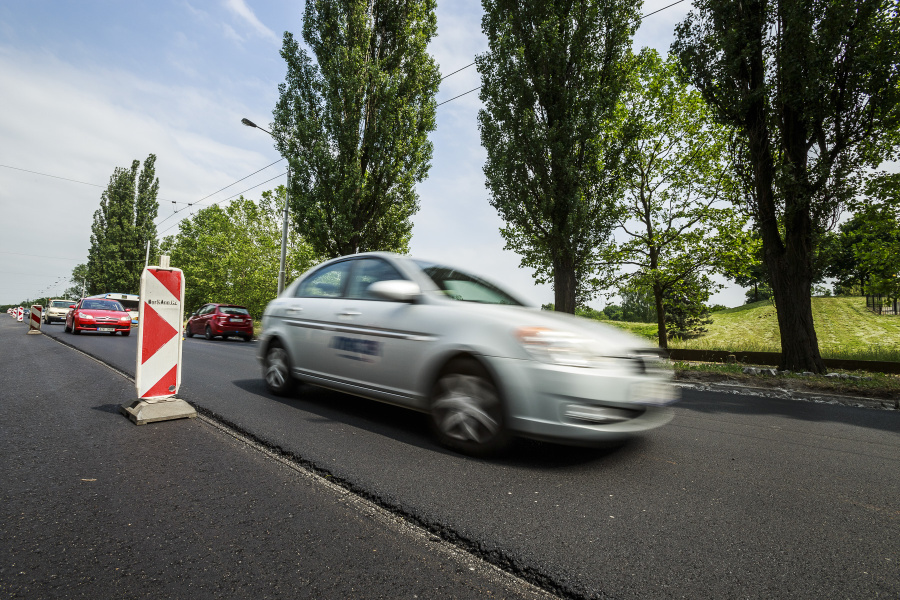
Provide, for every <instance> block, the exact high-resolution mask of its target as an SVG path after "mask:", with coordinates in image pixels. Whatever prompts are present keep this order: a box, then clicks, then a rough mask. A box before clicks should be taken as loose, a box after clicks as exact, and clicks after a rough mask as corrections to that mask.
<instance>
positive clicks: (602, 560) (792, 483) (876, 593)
mask: <svg viewBox="0 0 900 600" xmlns="http://www.w3.org/2000/svg"><path fill="white" fill-rule="evenodd" d="M62 330H63V328H62V326H60V325H54V326H51V328H50V329H49V330H48V334H49V335H52V336H54V337H58V338H60V339H62V340H63V341H65V342H67V343H71V344H73V345H76V346H77V347H79V348H81V349H83V350H84V351H85V352H88V353H90V354H92V355H94V356H97V357H99V358H101V359H102V360H104V361H106V362H108V363H109V364H112V365H114V366H115V367H117V368H119V369H121V370H123V371H125V372H128V373H132V374H133V372H134V362H135V360H134V356H135V343H136V340H135V337H134V336H132V337H131V338H122V337H119V336H117V337H108V336H98V335H81V336H71V335H65V334H63V333H62ZM183 372H184V378H183V381H184V383H183V386H182V389H181V393H180V394H179V396H180V397H183V398H184V399H186V400H188V401H190V402H192V403H193V404H195V405H196V406H198V407H200V408H202V409H205V410H206V411H209V412H210V413H212V414H214V415H215V416H216V417H217V418H219V419H221V420H222V421H224V422H226V423H229V424H232V425H233V426H234V427H236V428H237V429H239V430H241V431H243V432H246V433H248V434H249V435H251V436H253V437H255V438H256V439H258V440H259V441H261V442H262V443H264V444H265V445H267V446H269V447H271V448H274V449H277V450H278V451H279V452H282V453H284V454H286V455H289V456H291V457H294V458H295V459H297V460H299V461H301V462H303V463H304V464H307V465H310V466H312V467H313V468H314V469H317V470H319V471H320V472H322V473H325V474H327V475H329V476H330V477H331V478H333V479H334V480H337V481H339V482H341V483H342V484H343V485H344V486H346V487H347V488H349V489H351V490H353V491H355V492H356V493H358V494H359V495H361V496H363V497H365V498H369V499H372V500H374V501H375V502H377V503H378V504H380V505H381V506H384V507H387V508H388V509H390V510H392V511H394V512H395V513H398V514H401V515H404V516H405V517H407V518H409V519H412V520H413V521H415V522H418V523H420V524H422V525H423V526H424V527H426V528H429V529H431V530H432V531H435V532H439V533H440V535H441V536H442V537H444V538H445V539H447V540H451V541H454V542H456V543H458V544H459V545H460V546H462V547H465V548H468V549H470V550H471V551H472V552H473V553H474V554H476V555H478V556H481V557H484V558H486V559H487V560H489V561H492V562H494V563H496V564H499V565H501V566H503V567H504V568H505V569H506V570H508V571H509V572H512V573H515V574H517V575H519V576H521V577H523V578H525V579H527V580H530V581H533V582H536V583H539V584H541V585H542V586H544V587H545V588H546V589H550V590H553V591H555V592H557V593H559V594H561V595H565V596H571V597H588V598H595V597H596V598H764V597H765V598H815V599H821V598H881V597H884V598H898V597H900V413H897V412H893V411H878V410H870V409H860V408H853V407H846V406H836V405H827V404H814V403H805V402H798V401H792V400H780V399H767V398H760V397H744V396H739V395H729V394H720V393H714V392H692V391H685V394H684V400H683V401H682V402H681V403H680V404H678V405H677V406H676V416H675V419H674V421H673V422H672V423H671V424H669V425H667V426H666V427H663V428H661V429H659V430H656V431H654V432H651V433H649V434H646V435H644V436H642V437H641V438H639V439H637V440H635V441H633V442H632V443H629V444H627V445H625V446H623V447H620V448H618V449H613V450H585V449H580V448H567V447H562V446H555V445H552V444H543V443H536V442H520V443H518V444H517V445H516V446H515V447H514V448H513V449H512V450H511V451H510V452H509V453H508V454H507V455H506V456H504V457H501V458H499V459H494V460H488V461H482V460H474V459H470V458H466V457H462V456H459V455H456V454H453V453H450V452H448V451H445V450H444V449H442V448H441V447H439V446H437V444H436V443H435V442H434V441H433V440H432V439H431V437H430V436H429V434H428V432H427V427H426V424H425V419H424V417H423V416H422V415H419V414H416V413H412V412H408V411H404V410H402V409H398V408H395V407H391V406H387V405H381V404H378V403H374V402H369V401H365V400H361V399H358V398H355V397H352V396H347V395H343V394H337V393H333V392H328V391H324V390H320V389H317V388H303V389H302V390H300V391H299V392H298V394H297V395H296V397H295V398H291V399H279V398H274V397H271V396H269V395H268V394H267V393H266V391H265V389H264V387H263V384H262V380H261V378H260V369H259V366H258V363H257V362H256V359H255V342H252V343H249V344H248V343H243V342H239V341H229V342H222V341H212V342H210V341H206V340H202V339H191V340H186V341H185V343H184V365H183Z"/></svg>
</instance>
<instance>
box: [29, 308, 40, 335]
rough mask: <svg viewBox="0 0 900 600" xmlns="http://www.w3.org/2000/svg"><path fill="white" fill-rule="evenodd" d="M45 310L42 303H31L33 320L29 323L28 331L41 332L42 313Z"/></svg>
mask: <svg viewBox="0 0 900 600" xmlns="http://www.w3.org/2000/svg"><path fill="white" fill-rule="evenodd" d="M43 312H44V307H43V306H41V305H40V304H32V305H31V320H30V322H29V323H28V333H40V332H41V313H43Z"/></svg>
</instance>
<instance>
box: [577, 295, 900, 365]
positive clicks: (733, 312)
mask: <svg viewBox="0 0 900 600" xmlns="http://www.w3.org/2000/svg"><path fill="white" fill-rule="evenodd" d="M812 307H813V319H814V320H815V324H816V333H817V334H818V338H819V346H820V348H821V351H822V357H823V358H843V359H852V360H883V361H900V317H894V316H884V315H875V314H873V313H871V312H869V311H868V310H866V300H865V298H862V297H845V298H812ZM585 316H588V315H585ZM710 317H711V319H712V322H711V323H710V324H709V325H708V328H707V331H706V332H705V333H703V334H702V335H700V336H698V337H696V338H692V339H686V340H673V341H670V343H669V346H670V347H671V348H690V349H696V350H727V351H731V352H739V351H743V352H780V351H781V340H780V338H779V334H778V321H777V317H776V314H775V307H774V306H773V305H772V303H771V302H770V301H768V300H764V301H760V302H754V303H752V304H745V305H743V306H739V307H737V308H728V309H725V310H720V311H717V312H714V313H712V315H710ZM606 322H607V323H609V324H610V325H614V326H616V327H619V328H621V329H625V330H627V331H630V332H632V333H634V334H635V335H639V336H642V337H646V338H647V339H648V340H653V341H654V342H655V341H656V323H627V322H622V321H606Z"/></svg>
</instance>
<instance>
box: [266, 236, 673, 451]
mask: <svg viewBox="0 0 900 600" xmlns="http://www.w3.org/2000/svg"><path fill="white" fill-rule="evenodd" d="M259 341H260V343H259V359H260V361H261V362H262V365H263V376H264V378H265V382H266V386H267V387H268V389H269V390H270V391H271V392H273V393H275V394H278V395H286V394H289V393H291V391H292V389H293V384H294V382H295V381H296V380H300V381H304V382H307V383H311V384H314V385H319V386H323V387H327V388H331V389H335V390H339V391H343V392H347V393H350V394H356V395H359V396H363V397H366V398H371V399H374V400H380V401H383V402H388V403H391V404H397V405H401V406H405V407H409V408H412V409H416V410H420V411H423V412H427V413H429V414H430V416H431V423H432V425H433V429H434V431H435V433H436V435H437V437H438V439H439V440H440V441H441V442H442V443H443V444H445V445H447V446H450V447H452V448H454V449H456V450H459V451H462V452H465V453H468V454H476V455H485V454H489V453H492V452H495V451H496V450H498V449H500V448H501V447H502V446H504V445H505V444H506V442H507V441H508V440H509V439H510V437H511V436H512V435H519V436H524V437H529V438H535V439H542V440H550V441H556V442H562V443H568V444H579V445H593V444H599V443H605V442H609V441H613V440H619V439H622V438H624V437H627V436H629V435H631V434H634V433H637V432H642V431H646V430H649V429H652V428H654V427H659V426H660V425H663V424H665V423H667V422H668V421H669V420H670V419H671V418H672V410H671V408H668V407H667V406H666V405H668V404H671V403H672V402H674V401H676V400H677V398H678V394H677V390H676V388H675V387H674V386H673V385H672V384H671V378H672V375H671V372H670V371H667V370H666V369H664V368H662V367H661V365H660V358H659V353H658V350H657V349H655V348H647V347H646V344H645V343H644V342H643V341H642V340H641V339H639V338H637V337H634V336H632V335H630V334H627V333H624V332H622V331H620V330H618V329H615V328H613V327H611V326H608V325H604V324H602V323H598V322H595V321H591V320H589V319H584V318H580V317H575V316H572V315H568V314H563V313H557V312H550V311H543V310H540V309H538V308H533V307H528V306H525V305H523V304H522V303H521V302H520V301H518V300H517V299H516V298H514V297H513V295H512V294H509V293H508V292H505V291H503V290H502V289H500V288H499V287H497V286H496V285H494V284H491V283H488V282H487V281H485V280H484V279H481V278H479V277H476V276H474V275H470V274H468V273H466V272H463V271H461V270H459V269H455V268H451V267H447V266H443V265H438V264H435V263H432V262H428V261H421V260H414V259H411V258H408V257H403V256H398V255H395V254H390V253H383V252H373V253H365V254H355V255H352V256H344V257H341V258H336V259H333V260H330V261H328V262H325V263H323V264H321V265H319V266H317V267H315V268H313V269H311V270H309V271H307V272H306V273H305V274H304V275H302V276H301V277H300V278H299V279H298V280H297V281H295V282H294V283H292V284H291V285H289V286H288V287H287V288H286V289H285V290H284V292H283V293H282V295H281V296H279V297H278V298H276V299H275V300H273V301H272V302H271V303H269V305H268V306H267V307H266V310H265V312H264V313H263V317H262V333H261V335H260V337H259Z"/></svg>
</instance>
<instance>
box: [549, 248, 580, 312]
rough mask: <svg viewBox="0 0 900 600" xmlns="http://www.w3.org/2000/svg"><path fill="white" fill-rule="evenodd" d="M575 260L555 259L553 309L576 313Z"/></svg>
mask: <svg viewBox="0 0 900 600" xmlns="http://www.w3.org/2000/svg"><path fill="white" fill-rule="evenodd" d="M575 289H576V281H575V261H574V260H565V259H554V260H553V293H554V299H553V302H554V306H553V310H557V311H559V312H567V313H569V314H575Z"/></svg>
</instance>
